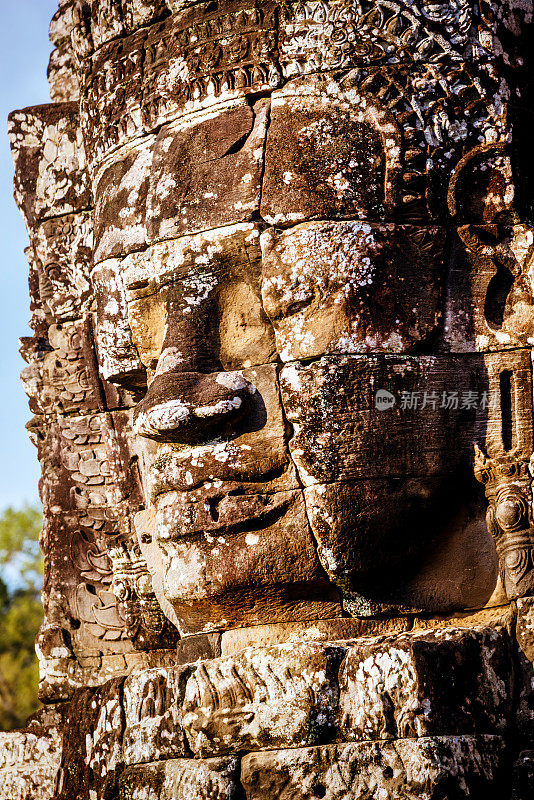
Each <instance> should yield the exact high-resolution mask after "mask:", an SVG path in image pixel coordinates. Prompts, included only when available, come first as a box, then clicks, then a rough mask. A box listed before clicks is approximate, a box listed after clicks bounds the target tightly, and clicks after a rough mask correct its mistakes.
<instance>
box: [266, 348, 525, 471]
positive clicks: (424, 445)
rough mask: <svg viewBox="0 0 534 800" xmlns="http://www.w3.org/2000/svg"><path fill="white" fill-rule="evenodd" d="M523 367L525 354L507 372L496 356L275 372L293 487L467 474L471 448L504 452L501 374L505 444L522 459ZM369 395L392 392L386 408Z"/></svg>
mask: <svg viewBox="0 0 534 800" xmlns="http://www.w3.org/2000/svg"><path fill="white" fill-rule="evenodd" d="M529 362H530V354H529V351H527V350H517V351H514V353H513V354H511V355H510V357H509V359H508V358H507V361H506V366H505V363H504V361H503V358H502V356H500V354H487V355H485V356H482V355H477V354H472V355H470V356H454V355H442V356H432V357H428V356H418V357H417V358H411V357H409V356H408V357H401V356H383V357H380V356H371V357H369V358H367V357H358V356H352V357H349V356H345V357H342V356H337V357H334V356H332V357H330V358H322V359H319V360H317V361H314V362H313V363H310V364H302V363H299V362H297V363H295V364H292V365H290V366H286V367H284V368H283V369H282V372H281V375H280V385H281V391H282V401H283V404H284V410H285V412H286V414H287V417H288V419H289V421H290V422H292V423H296V426H295V435H294V437H293V439H292V440H291V442H290V449H291V451H292V454H293V458H294V460H295V463H296V465H297V469H298V470H299V473H300V475H301V479H302V481H303V482H304V484H305V485H306V486H309V485H312V484H314V483H320V482H323V481H324V482H332V481H335V480H347V479H351V478H384V477H391V478H394V477H401V476H405V477H408V476H410V475H411V476H422V475H424V476H425V477H432V476H436V475H444V474H447V473H449V472H450V471H451V470H452V471H453V472H454V473H455V474H459V470H461V469H464V470H466V474H472V466H471V465H472V460H473V442H474V441H475V442H476V441H480V442H481V445H482V446H483V447H485V449H486V451H491V454H495V455H500V454H504V453H505V442H506V431H505V430H504V429H503V413H504V412H503V411H502V408H501V405H502V404H505V403H506V397H504V396H503V397H501V385H500V374H501V372H502V371H503V369H508V371H509V372H511V373H512V374H511V375H510V381H511V383H512V384H513V386H512V388H513V392H514V397H515V406H514V409H513V412H512V416H513V429H514V436H516V439H515V440H514V442H513V446H514V447H517V448H518V453H520V454H521V457H524V458H525V459H526V460H528V458H529V457H530V452H531V449H530V448H531V439H532V434H531V423H530V420H531V419H532V408H531V403H530V400H529V394H530V384H531V381H530V377H529V371H530V366H529ZM451 385H454V386H455V387H456V388H455V390H454V391H452V395H451V394H450V392H451V390H450V387H451ZM378 390H386V392H388V393H389V395H391V397H389V401H390V405H389V407H388V408H387V409H386V410H383V409H382V408H379V407H378V405H377V402H376V401H377V391H378ZM469 392H471V393H472V394H471V395H469V394H468V393H469ZM473 393H474V394H473ZM469 397H470V398H471V400H469ZM449 398H450V399H449ZM466 398H467V400H466ZM503 407H504V405H503Z"/></svg>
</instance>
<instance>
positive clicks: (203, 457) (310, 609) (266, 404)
mask: <svg viewBox="0 0 534 800" xmlns="http://www.w3.org/2000/svg"><path fill="white" fill-rule="evenodd" d="M275 375H276V373H275V368H274V366H265V367H261V368H258V369H248V370H244V371H243V377H244V378H245V379H246V381H248V382H249V384H250V385H252V386H253V387H255V391H252V393H251V394H250V395H249V396H248V398H247V404H248V406H247V413H248V417H247V420H246V422H245V424H244V425H243V426H242V427H241V426H236V427H235V433H234V434H233V435H232V436H231V438H229V439H227V440H226V441H222V442H220V443H218V444H216V445H215V446H210V445H207V446H206V445H202V444H199V445H197V446H194V444H193V446H190V447H186V448H181V449H178V448H175V447H173V445H172V443H168V444H165V443H162V444H158V445H157V446H155V447H154V446H151V445H148V444H144V445H142V449H140V456H141V458H142V461H141V463H142V467H143V472H144V474H145V475H147V476H148V483H147V486H146V491H147V494H148V495H149V496H151V498H152V501H153V502H154V504H155V507H156V513H155V514H154V515H152V516H151V517H148V516H145V517H143V519H139V521H138V523H137V524H138V534H139V535H140V536H141V538H142V539H144V540H146V541H147V542H150V541H151V542H152V544H153V545H156V550H152V555H149V554H148V553H147V554H146V557H148V558H149V561H150V562H151V569H152V571H154V572H157V573H159V574H162V576H163V592H164V594H165V597H166V599H167V601H168V602H170V604H171V605H172V606H173V608H174V610H175V612H176V614H177V615H178V617H179V619H180V629H181V630H182V632H183V633H198V632H202V631H205V632H208V631H212V630H217V629H224V628H226V627H232V626H233V625H237V626H241V625H244V624H258V623H259V624H261V623H264V622H267V621H270V620H271V619H272V618H273V615H276V617H277V618H278V619H279V620H283V621H290V620H294V619H302V618H306V619H320V618H324V617H326V618H328V617H331V616H338V615H339V612H340V605H339V596H338V593H337V591H335V590H334V591H333V590H332V587H329V586H328V585H327V583H326V582H325V575H324V572H323V570H322V568H321V565H320V563H319V560H318V558H317V554H316V551H315V547H314V543H313V539H312V537H311V534H310V530H309V527H308V522H307V518H306V513H305V507H304V501H303V497H302V493H301V491H300V490H298V489H297V488H296V487H297V483H296V480H295V475H294V472H293V470H292V469H291V465H290V462H289V456H288V452H287V449H286V445H285V425H284V419H283V415H282V410H281V407H280V404H279V397H278V387H277V383H276V377H275ZM229 377H230V376H227V377H224V378H223V379H222V380H223V384H222V386H224V381H226V380H228V378H229ZM242 380H243V378H241V381H242ZM155 384H156V381H154V383H153V384H152V387H155ZM170 385H171V386H172V385H173V384H170ZM184 385H185V386H187V384H184ZM228 385H229V386H232V384H231V383H229V384H228ZM208 388H209V384H208ZM217 388H219V387H217ZM181 396H182V398H184V399H185V397H186V395H184V394H182V395H181ZM164 398H165V395H163V397H162V398H161V400H163V399H164ZM161 400H160V403H159V404H158V403H157V402H154V401H152V403H151V404H150V405H149V404H148V403H147V404H146V405H145V406H144V408H143V405H144V404H141V406H140V409H143V411H144V413H145V414H150V413H151V411H150V408H151V407H153V408H155V410H156V412H157V413H159V411H158V409H159V408H164V406H163V404H162V402H161ZM204 402H205V401H204ZM171 408H172V406H171ZM152 419H153V420H154V422H153V424H157V420H158V417H157V416H156V415H154V416H153V417H152ZM138 420H139V417H138ZM193 426H194V420H193V421H192V423H191V425H190V428H191V427H192V432H191V433H190V434H189V436H190V437H192V436H194V435H195V428H194V427H193ZM164 433H165V431H164ZM154 436H155V437H156V436H157V430H155V431H154ZM140 438H141V437H140ZM146 441H148V440H146ZM271 443H272V447H271ZM222 565H224V566H222ZM260 586H262V587H263V588H262V589H261V591H257V590H256V588H257V587H260Z"/></svg>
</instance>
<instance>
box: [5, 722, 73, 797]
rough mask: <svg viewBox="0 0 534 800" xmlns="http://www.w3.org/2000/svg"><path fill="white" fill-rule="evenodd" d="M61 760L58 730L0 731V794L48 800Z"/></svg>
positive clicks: (52, 790)
mask: <svg viewBox="0 0 534 800" xmlns="http://www.w3.org/2000/svg"><path fill="white" fill-rule="evenodd" d="M60 760H61V736H60V733H59V730H58V729H57V728H55V727H52V728H49V729H47V728H37V729H36V730H35V732H32V731H31V730H29V729H28V730H25V731H14V732H11V733H7V732H4V731H2V732H0V796H1V797H2V798H5V800H15V798H16V800H50V798H51V797H52V794H53V792H54V787H55V783H56V778H57V772H58V769H59V764H60Z"/></svg>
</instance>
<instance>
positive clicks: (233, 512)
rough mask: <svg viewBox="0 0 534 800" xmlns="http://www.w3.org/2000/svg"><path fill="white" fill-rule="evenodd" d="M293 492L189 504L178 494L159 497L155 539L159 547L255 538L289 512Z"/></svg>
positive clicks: (224, 497) (228, 496) (233, 494)
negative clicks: (190, 541) (193, 540)
mask: <svg viewBox="0 0 534 800" xmlns="http://www.w3.org/2000/svg"><path fill="white" fill-rule="evenodd" d="M293 496H294V491H287V492H275V493H274V494H236V490H233V491H231V492H228V493H227V494H222V495H221V494H219V495H212V496H207V497H206V498H205V499H204V500H197V501H190V500H188V498H187V495H185V496H184V494H183V493H181V492H167V493H165V494H160V495H159V497H158V500H157V503H156V508H157V523H156V537H157V539H158V541H159V542H160V543H162V544H163V543H164V542H173V541H174V542H175V541H179V540H181V539H186V538H187V539H190V538H191V537H196V536H201V535H203V536H205V537H208V538H209V537H212V536H213V537H220V536H222V535H228V534H232V535H236V534H250V535H252V536H253V535H254V534H255V532H259V531H261V530H262V529H264V528H267V527H270V526H271V525H274V524H275V523H276V522H278V520H280V519H281V518H282V517H283V516H284V514H285V513H286V511H287V510H288V508H289V506H290V504H291V502H292V500H293Z"/></svg>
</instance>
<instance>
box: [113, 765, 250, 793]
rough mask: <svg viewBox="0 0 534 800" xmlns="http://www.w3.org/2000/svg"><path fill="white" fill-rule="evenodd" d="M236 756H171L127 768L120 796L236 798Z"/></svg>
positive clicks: (238, 788) (238, 790)
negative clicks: (181, 757)
mask: <svg viewBox="0 0 534 800" xmlns="http://www.w3.org/2000/svg"><path fill="white" fill-rule="evenodd" d="M240 794H241V788H240V785H239V761H238V759H237V758H206V759H195V760H194V761H193V760H192V759H173V760H170V761H165V762H164V763H162V764H147V765H146V766H143V767H131V768H130V769H128V770H126V772H125V774H124V776H123V778H122V781H121V792H120V800H190V799H192V798H193V797H194V798H195V799H196V798H198V800H234V799H235V800H237V798H238V797H239V796H240Z"/></svg>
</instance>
